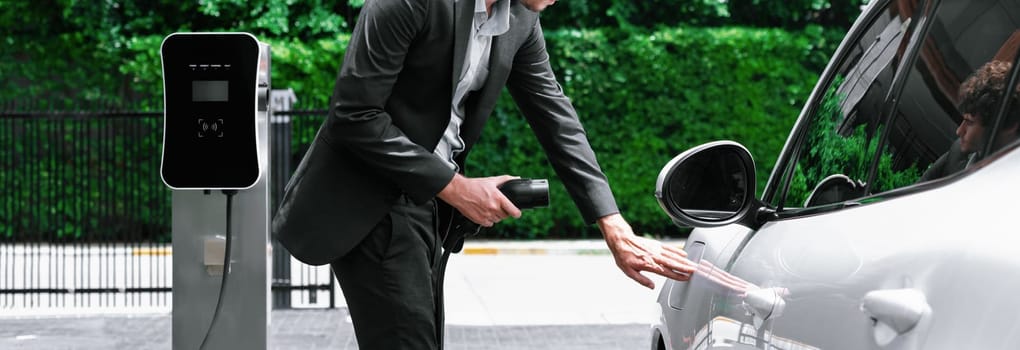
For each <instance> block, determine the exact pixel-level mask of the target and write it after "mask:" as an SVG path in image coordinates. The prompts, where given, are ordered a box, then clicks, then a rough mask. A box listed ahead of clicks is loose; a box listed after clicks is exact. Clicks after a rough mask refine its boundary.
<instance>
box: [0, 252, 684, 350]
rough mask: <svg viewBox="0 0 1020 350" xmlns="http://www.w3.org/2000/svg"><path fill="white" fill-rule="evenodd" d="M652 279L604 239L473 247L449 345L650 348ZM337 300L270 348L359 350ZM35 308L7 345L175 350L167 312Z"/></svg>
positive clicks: (12, 325)
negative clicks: (633, 273)
mask: <svg viewBox="0 0 1020 350" xmlns="http://www.w3.org/2000/svg"><path fill="white" fill-rule="evenodd" d="M665 243H666V244H670V245H676V246H682V245H683V241H666V242H665ZM649 277H651V278H652V279H653V280H654V281H655V283H656V286H657V288H656V289H655V290H649V289H645V288H643V287H641V286H639V285H637V284H636V283H634V282H633V281H631V280H630V279H628V278H627V277H626V276H624V275H623V273H621V272H620V271H619V269H618V268H617V267H616V266H615V262H614V261H613V259H612V256H611V255H610V254H609V251H608V248H607V247H606V245H605V242H604V241H602V240H580V241H577V240H574V241H567V240H564V241H521V242H516V241H486V240H471V241H468V242H467V244H466V245H465V250H464V252H463V254H458V255H455V256H454V257H453V259H452V260H451V264H450V266H449V269H448V274H447V280H446V296H447V304H446V310H447V341H446V345H447V347H446V349H448V350H449V349H550V350H551V349H579V350H580V349H586V350H588V349H595V350H598V349H607V350H608V349H648V348H649V344H648V342H649V341H650V331H649V324H650V323H651V322H652V321H653V320H654V318H655V317H657V316H656V315H657V313H656V306H655V298H656V296H657V295H658V293H659V292H660V290H661V286H662V285H663V284H664V283H663V282H664V281H663V279H662V278H659V277H658V276H649ZM338 303H339V305H338V306H339V308H338V309H333V310H328V309H326V310H323V309H298V310H275V311H273V313H272V323H271V327H270V330H269V336H270V344H271V347H270V348H271V349H356V348H357V345H356V341H355V339H354V335H353V329H352V328H351V324H350V320H349V318H348V315H347V310H346V308H345V303H344V302H343V298H342V297H340V298H339V300H338ZM28 311H30V312H28V313H25V312H20V313H19V312H18V310H17V309H2V308H0V349H87V350H91V349H170V339H171V335H170V328H171V326H170V324H171V316H170V314H169V310H168V309H164V310H162V311H160V310H153V309H149V310H147V311H146V310H140V309H138V308H125V309H124V310H112V311H111V310H88V309H77V308H68V309H60V310H58V309H53V310H52V311H54V313H59V314H60V315H54V314H45V313H39V311H40V310H33V309H29V310H28ZM42 311H45V310H42ZM154 311H155V312H154Z"/></svg>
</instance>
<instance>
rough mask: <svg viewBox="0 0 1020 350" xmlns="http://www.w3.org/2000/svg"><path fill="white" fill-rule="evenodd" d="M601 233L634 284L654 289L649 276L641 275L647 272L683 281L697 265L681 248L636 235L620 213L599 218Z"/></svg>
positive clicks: (621, 267)
mask: <svg viewBox="0 0 1020 350" xmlns="http://www.w3.org/2000/svg"><path fill="white" fill-rule="evenodd" d="M598 225H599V229H601V230H602V236H603V237H604V238H605V239H606V244H607V245H609V251H611V252H612V253H613V258H614V259H616V266H618V267H619V268H620V270H623V273H624V274H626V275H627V277H630V278H631V279H633V280H634V281H636V282H637V283H640V284H641V285H643V286H645V287H648V288H649V289H654V288H655V283H654V282H652V280H651V279H649V278H648V277H646V276H644V275H642V274H641V271H648V272H652V273H655V274H658V275H661V276H663V277H666V278H670V279H674V280H678V281H686V280H688V279H690V278H691V274H692V273H694V270H695V269H696V268H697V266H695V264H694V263H692V262H691V261H690V260H687V252H685V251H683V249H680V248H677V247H674V246H670V245H665V244H662V243H661V242H659V241H656V240H653V239H648V238H644V237H638V236H637V235H635V234H634V231H633V230H632V229H631V228H630V224H628V223H627V221H626V220H624V219H623V216H621V215H620V214H612V215H607V216H604V217H602V218H599V220H598Z"/></svg>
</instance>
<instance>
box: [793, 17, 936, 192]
mask: <svg viewBox="0 0 1020 350" xmlns="http://www.w3.org/2000/svg"><path fill="white" fill-rule="evenodd" d="M922 8H923V2H922V1H917V0H900V1H892V2H890V3H889V5H887V7H886V9H885V10H884V11H882V13H881V15H880V16H878V17H876V18H875V19H874V21H873V22H872V23H871V24H870V25H869V26H868V27H867V29H866V30H865V32H864V34H863V35H862V36H861V38H860V40H859V41H858V42H857V43H855V45H854V46H852V47H851V48H850V53H849V54H848V56H847V57H846V58H845V59H844V60H843V61H842V63H841V64H840V65H839V67H838V69H837V71H836V77H835V78H834V79H832V81H831V82H830V83H829V86H828V88H827V89H826V90H825V95H824V97H823V98H822V99H821V100H820V101H818V102H817V103H818V105H817V106H816V107H815V108H814V109H813V110H814V113H813V115H811V116H809V120H810V122H809V123H808V124H807V128H808V129H807V131H806V134H805V135H804V136H803V137H804V138H803V140H802V141H801V142H802V144H801V145H800V147H799V148H798V151H797V154H796V155H795V158H793V159H795V160H796V163H795V164H794V168H793V169H792V171H793V173H792V176H793V177H792V179H791V180H789V187H788V190H787V193H786V196H785V200H784V201H783V203H782V206H783V207H785V208H796V207H803V206H804V205H805V201H806V200H807V199H808V198H809V197H811V192H812V190H813V189H815V188H816V187H817V186H818V185H819V183H821V182H822V180H823V179H826V178H829V177H831V176H832V175H844V176H846V177H848V178H849V179H851V180H852V181H853V182H856V183H858V184H860V185H862V187H863V185H864V184H865V182H866V181H867V177H868V169H869V167H870V165H871V161H872V159H873V157H874V155H875V154H876V153H877V152H876V151H877V149H878V141H879V137H878V136H879V135H881V133H882V131H883V129H884V128H885V125H884V120H883V118H882V115H881V113H882V109H883V106H884V104H885V99H886V97H887V96H888V94H889V89H890V87H891V85H892V81H893V77H894V76H895V73H896V70H897V69H899V67H900V66H901V62H902V60H903V58H904V57H903V54H904V49H905V47H906V43H907V41H908V40H907V39H908V38H909V37H910V36H911V31H912V28H913V27H912V26H911V25H910V24H911V21H912V18H915V17H916V14H917V13H919V11H920V10H921V9H922ZM914 173H916V174H914V175H913V177H914V178H915V179H916V177H917V176H919V175H920V172H919V171H917V170H916V169H915V170H914ZM858 192H859V191H847V192H846V196H848V197H850V198H829V199H828V200H827V201H821V202H816V203H813V204H826V203H825V202H832V201H843V200H847V199H852V198H855V197H859V196H860V195H862V194H863V192H860V193H858ZM816 197H817V196H816ZM780 198H784V197H780ZM813 202H814V201H813Z"/></svg>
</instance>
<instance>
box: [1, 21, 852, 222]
mask: <svg viewBox="0 0 1020 350" xmlns="http://www.w3.org/2000/svg"><path fill="white" fill-rule="evenodd" d="M842 34H843V33H842V32H841V31H826V30H822V29H821V28H820V27H809V28H807V29H806V30H803V31H798V32H787V31H783V30H779V29H752V28H740V27H733V28H695V27H679V28H662V29H659V30H655V31H639V30H626V31H625V30H619V29H612V28H604V29H592V30H575V29H564V30H551V31H547V33H546V37H547V42H548V46H549V51H550V56H551V59H552V64H553V69H554V70H555V71H556V73H557V75H558V77H559V80H560V82H561V84H562V85H563V88H564V90H565V91H566V93H567V95H568V96H570V97H571V98H572V100H573V102H574V105H575V107H576V108H577V110H578V114H579V115H580V117H581V119H582V122H583V123H584V124H585V126H586V128H587V130H588V135H589V138H590V140H591V142H592V146H593V147H594V148H595V151H596V154H597V155H598V156H599V161H600V163H601V164H602V166H603V170H604V171H605V172H606V174H607V175H608V177H609V180H610V184H611V185H612V186H613V189H614V192H615V194H616V197H617V201H618V204H619V205H620V208H621V210H622V211H623V213H624V215H625V216H626V217H627V218H628V219H629V220H630V222H631V224H632V225H633V226H634V227H635V229H636V230H637V231H639V232H644V233H652V234H664V235H678V234H679V231H677V229H675V228H672V225H671V224H670V222H669V220H668V219H667V218H666V216H665V215H663V214H662V213H661V211H660V209H659V208H658V205H657V204H656V202H655V200H654V198H653V196H652V192H653V190H654V181H655V178H656V177H657V174H658V171H659V169H660V167H661V166H662V165H664V164H665V163H666V162H667V161H669V159H670V158H672V157H673V156H675V155H676V154H677V153H679V152H681V151H683V150H685V149H687V148H689V147H692V146H695V145H697V144H700V143H703V142H708V141H712V140H718V139H732V140H736V141H738V142H741V143H743V144H744V145H746V146H747V147H748V148H749V149H750V150H751V151H752V153H753V154H754V155H756V156H757V157H758V158H756V164H757V167H758V172H757V174H758V183H759V186H758V188H759V189H760V188H761V187H762V186H761V185H762V184H763V183H764V181H765V179H766V177H767V176H768V174H769V172H770V170H771V167H772V165H773V164H774V162H775V157H776V155H777V154H778V151H779V149H780V148H781V146H782V144H783V142H784V140H785V138H786V135H787V133H788V131H789V129H790V127H791V125H792V123H793V121H794V119H795V118H796V116H797V114H798V111H799V109H800V106H801V105H802V103H803V102H804V100H805V99H806V98H807V96H808V94H809V92H810V89H811V87H812V86H813V84H814V82H815V80H816V77H817V73H818V72H820V71H821V69H822V67H823V66H824V64H825V61H826V59H827V57H828V56H829V54H830V53H831V52H832V51H833V48H834V47H835V45H836V44H837V41H836V40H835V39H836V38H838V37H841V36H842ZM162 37H163V36H162V35H149V36H139V37H135V38H132V39H130V40H128V41H126V42H125V43H124V46H123V50H124V52H125V54H124V56H125V57H126V58H125V59H122V60H120V61H116V62H119V64H117V65H110V66H111V67H114V66H115V67H117V70H116V71H112V72H111V71H103V70H98V71H97V70H85V69H82V70H74V71H75V72H78V73H75V74H79V73H80V75H81V76H80V77H78V79H82V80H81V81H90V82H91V81H98V82H100V83H101V82H104V81H107V80H112V81H120V80H121V79H123V80H124V81H128V82H130V83H129V84H127V85H126V86H127V87H128V88H129V89H131V90H132V91H135V94H138V95H146V96H155V97H157V98H156V99H155V100H156V101H160V100H161V99H159V98H158V96H159V95H160V94H161V92H162V84H161V78H160V68H159V67H160V63H159V54H158V50H159V44H160V43H161V41H162ZM347 38H348V36H347V35H342V34H341V35H337V36H335V37H333V38H329V39H318V40H297V39H265V40H266V41H268V42H269V43H270V44H271V45H272V52H273V62H272V65H273V77H272V79H273V81H272V83H273V86H274V87H275V88H292V89H294V90H295V92H296V94H297V96H298V98H299V100H298V103H297V105H296V106H295V108H297V109H323V108H325V107H326V103H327V101H328V98H329V95H330V94H331V92H332V86H333V82H334V79H335V77H336V72H337V69H338V67H339V64H340V61H341V59H342V57H343V52H344V49H345V46H346V41H347ZM40 50H41V51H40V52H44V51H45V50H43V49H40ZM95 59H98V58H95ZM77 63H78V64H90V63H89V62H87V61H78V62H77ZM103 74H107V75H103ZM92 75H101V76H112V77H120V76H122V77H124V78H101V79H92V78H91V76H92ZM40 79H43V78H40ZM104 79H107V80H104ZM44 80H45V79H44ZM46 84H48V83H46ZM53 84H57V83H53ZM113 85H114V86H119V85H117V84H113ZM46 86H47V88H58V89H59V87H56V86H57V85H54V86H55V87H50V86H49V85H46ZM65 86H66V87H67V89H72V88H75V87H76V86H78V85H74V86H71V85H65ZM103 86H106V87H109V86H110V85H102V84H96V86H95V89H96V93H97V94H99V95H102V94H103V93H102V87H103ZM82 88H83V89H84V91H89V89H92V88H93V86H91V85H89V86H84V87H82ZM2 91H4V92H5V94H6V93H7V92H11V91H12V90H9V88H4V89H3V90H2ZM40 93H45V91H41V92H40ZM4 96H7V95H4ZM158 108H159V107H158V106H156V109H157V110H158ZM321 118H322V117H321V116H313V117H311V118H295V119H294V120H295V125H294V133H295V135H298V136H295V139H294V140H293V141H294V146H293V149H295V150H297V151H299V152H300V151H301V150H302V149H304V147H306V145H307V143H308V142H310V140H311V137H312V135H314V132H315V129H316V128H318V125H319V122H320V121H321ZM489 123H490V125H489V126H488V127H487V128H486V129H485V132H484V134H483V136H482V139H481V141H480V143H479V144H478V145H477V146H476V147H475V148H474V151H473V152H472V154H471V156H470V158H471V159H470V165H469V168H468V171H469V175H472V176H487V175H495V174H503V173H512V174H516V175H520V176H525V177H532V178H549V179H550V180H551V182H552V186H551V189H552V206H551V207H550V208H547V209H539V210H533V211H529V212H527V213H526V214H525V215H524V217H522V218H521V219H519V220H511V221H508V222H506V223H503V224H500V225H498V226H497V227H496V228H495V229H493V230H490V231H489V232H488V233H486V234H487V235H490V236H493V237H515V238H516V237H543V236H551V237H587V236H597V235H598V233H597V231H596V229H595V228H594V227H593V226H587V225H584V223H582V222H581V217H580V215H579V214H578V212H577V209H576V208H575V207H574V205H573V203H572V201H571V200H570V199H569V197H568V195H567V194H566V191H565V190H564V188H563V187H562V185H561V184H560V183H559V182H558V181H557V180H556V178H555V175H554V174H553V173H552V169H551V167H550V166H549V165H548V164H547V162H546V160H545V157H544V156H543V155H542V152H541V150H540V147H539V146H538V143H537V142H536V141H535V140H534V137H533V136H532V135H531V133H530V130H529V129H528V126H527V124H526V123H525V121H524V120H523V118H522V117H521V116H520V114H519V112H518V111H517V109H516V107H515V106H514V105H513V103H512V101H511V100H510V98H509V97H508V96H507V95H506V94H504V96H503V97H502V98H501V100H500V102H499V104H498V106H497V108H496V110H495V112H494V113H493V115H492V116H491V119H490V120H489ZM0 137H3V136H0ZM151 147H156V146H151ZM41 161H49V160H41ZM97 161H99V160H97ZM76 166H78V165H76ZM80 166H83V167H86V168H89V167H92V166H95V165H94V164H93V162H92V161H89V162H88V165H87V166H86V165H84V164H80ZM110 169H118V171H122V172H129V171H139V172H140V171H146V172H155V171H156V170H154V169H141V168H138V169H135V168H130V167H127V166H126V165H124V164H120V165H112V168H110ZM0 172H4V174H5V175H9V174H15V175H13V176H19V175H17V174H18V173H13V172H10V170H9V169H0ZM16 181H23V180H16ZM92 181H106V180H103V179H99V178H96V179H93V180H92ZM15 183H17V182H15ZM157 184H158V183H157ZM111 191H114V190H111ZM45 193H52V194H51V195H47V196H43V197H33V200H38V201H51V202H53V203H55V201H57V200H58V197H60V196H62V194H60V193H58V192H56V191H55V190H54V191H49V192H45ZM113 193H117V195H123V196H131V195H132V192H131V191H130V190H129V189H122V190H116V191H115V192H113ZM4 200H5V201H9V200H11V199H10V198H4ZM150 201H151V200H150ZM156 202H158V201H156ZM44 205H45V204H44ZM91 229H95V227H92V228H88V227H86V228H84V229H81V228H66V229H60V230H64V231H66V232H69V234H71V235H72V236H81V235H82V234H81V233H80V232H87V231H89V230H91ZM49 230H50V231H54V232H55V231H56V230H57V229H49ZM83 230H84V231H83ZM64 231H61V232H64ZM76 232H77V233H76Z"/></svg>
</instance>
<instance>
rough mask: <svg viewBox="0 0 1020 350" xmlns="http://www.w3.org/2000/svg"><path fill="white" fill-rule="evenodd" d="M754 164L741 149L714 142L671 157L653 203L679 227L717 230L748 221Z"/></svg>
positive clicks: (757, 204)
mask: <svg viewBox="0 0 1020 350" xmlns="http://www.w3.org/2000/svg"><path fill="white" fill-rule="evenodd" d="M754 190H755V178H754V160H752V159H751V153H750V152H748V151H747V149H746V148H744V146H743V145H741V144H739V143H736V142H733V141H716V142H710V143H706V144H703V145H700V146H697V147H694V148H691V149H689V150H687V151H685V152H683V153H681V154H680V155H678V156H676V157H674V158H673V159H672V160H670V161H669V163H667V164H666V166H665V167H663V168H662V171H660V172H659V178H658V180H657V181H656V184H655V197H656V198H657V199H658V201H659V205H660V206H661V207H662V209H663V211H665V212H666V214H667V215H669V217H670V218H671V219H673V222H674V223H676V224H677V225H682V226H693V227H716V226H723V225H728V224H731V223H734V222H738V221H741V220H743V219H744V218H747V217H751V218H753V215H752V216H749V215H748V212H750V211H751V208H752V207H756V206H760V203H759V202H758V201H757V200H755V198H754Z"/></svg>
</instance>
